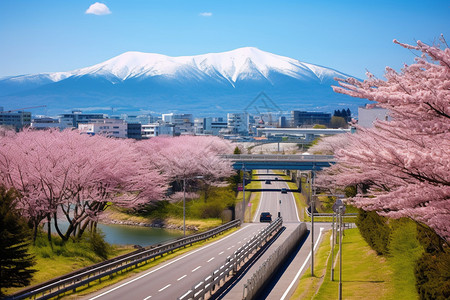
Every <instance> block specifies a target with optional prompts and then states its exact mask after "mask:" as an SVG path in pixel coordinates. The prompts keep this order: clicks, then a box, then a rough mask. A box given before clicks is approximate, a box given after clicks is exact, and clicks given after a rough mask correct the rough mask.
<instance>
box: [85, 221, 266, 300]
mask: <svg viewBox="0 0 450 300" xmlns="http://www.w3.org/2000/svg"><path fill="white" fill-rule="evenodd" d="M264 226H267V224H244V225H243V226H242V228H241V229H239V230H238V231H236V232H234V233H232V234H230V235H228V236H226V237H224V238H223V239H220V240H218V241H215V242H213V243H211V244H208V245H206V246H204V247H202V248H199V249H196V250H193V251H190V252H188V253H186V254H184V255H182V256H180V257H177V258H174V259H172V260H170V261H167V262H165V263H163V264H161V265H159V266H156V267H154V268H152V269H150V270H147V271H144V272H142V273H139V274H138V275H136V276H134V277H132V278H129V279H126V280H124V281H121V282H120V283H118V284H116V285H113V286H110V287H108V288H105V289H103V290H101V291H99V292H97V293H94V294H92V295H90V296H88V297H86V298H84V299H126V300H133V299H141V300H142V299H145V300H147V299H152V300H153V299H164V300H167V299H177V297H179V296H181V295H182V294H184V293H185V292H186V291H188V290H189V289H191V288H192V286H194V285H196V284H197V283H199V282H200V281H202V280H203V279H205V278H206V277H207V276H208V275H210V274H211V273H212V272H213V271H214V270H215V269H217V268H219V267H220V266H221V265H222V264H223V263H224V262H225V259H226V258H227V256H230V255H232V254H233V252H234V251H235V250H237V249H238V248H239V247H240V246H241V245H243V244H245V243H246V241H247V240H248V239H249V238H250V237H251V236H253V235H255V234H256V233H257V232H258V231H259V230H260V229H261V228H263V227H264Z"/></svg>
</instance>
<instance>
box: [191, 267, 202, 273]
mask: <svg viewBox="0 0 450 300" xmlns="http://www.w3.org/2000/svg"><path fill="white" fill-rule="evenodd" d="M201 267H202V266H198V267H197V268H195V269H194V270H192V271H191V272H192V273H194V272H195V271H197V270H198V269H200V268H201Z"/></svg>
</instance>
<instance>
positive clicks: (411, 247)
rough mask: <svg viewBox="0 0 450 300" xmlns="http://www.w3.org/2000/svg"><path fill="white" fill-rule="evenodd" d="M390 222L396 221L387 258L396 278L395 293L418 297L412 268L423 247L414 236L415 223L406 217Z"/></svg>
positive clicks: (411, 297)
mask: <svg viewBox="0 0 450 300" xmlns="http://www.w3.org/2000/svg"><path fill="white" fill-rule="evenodd" d="M391 222H395V223H397V224H396V225H397V226H392V228H393V231H392V233H391V239H390V242H389V256H388V258H387V260H388V262H389V264H390V265H391V267H392V270H393V277H394V278H395V279H396V280H395V281H394V288H395V294H396V295H402V296H403V297H404V299H418V298H419V297H418V294H417V291H416V289H415V284H416V277H415V275H414V268H415V266H416V261H417V259H419V258H420V257H421V255H422V254H423V252H424V249H423V247H422V245H421V244H420V243H419V241H418V240H417V238H416V236H417V229H416V224H415V223H414V222H413V221H411V220H407V219H400V220H391Z"/></svg>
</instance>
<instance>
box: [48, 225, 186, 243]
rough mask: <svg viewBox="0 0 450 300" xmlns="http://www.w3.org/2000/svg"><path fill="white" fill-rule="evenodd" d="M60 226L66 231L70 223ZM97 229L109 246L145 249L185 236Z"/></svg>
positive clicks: (112, 227)
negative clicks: (130, 246)
mask: <svg viewBox="0 0 450 300" xmlns="http://www.w3.org/2000/svg"><path fill="white" fill-rule="evenodd" d="M58 225H59V227H60V228H61V230H66V229H67V227H68V226H69V223H67V222H61V221H59V222H58ZM52 227H53V228H52V232H55V228H54V226H52ZM97 228H98V229H100V230H101V231H102V232H103V234H104V235H105V241H106V242H108V243H109V244H120V245H140V246H143V247H144V246H150V245H154V244H160V243H163V242H167V241H170V240H173V239H176V238H179V237H182V236H183V232H182V231H178V230H167V229H161V228H152V227H143V226H129V225H114V224H98V226H97Z"/></svg>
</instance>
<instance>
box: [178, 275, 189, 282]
mask: <svg viewBox="0 0 450 300" xmlns="http://www.w3.org/2000/svg"><path fill="white" fill-rule="evenodd" d="M186 276H187V275H183V276H181V277H180V278H178V279H177V281H180V280H182V279H183V278H184V277H186Z"/></svg>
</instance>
